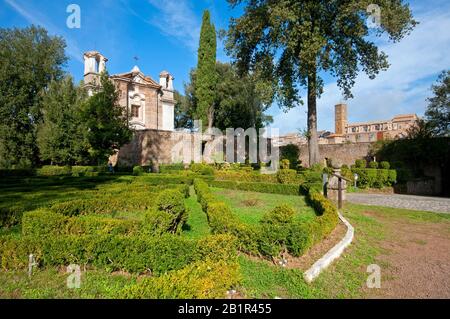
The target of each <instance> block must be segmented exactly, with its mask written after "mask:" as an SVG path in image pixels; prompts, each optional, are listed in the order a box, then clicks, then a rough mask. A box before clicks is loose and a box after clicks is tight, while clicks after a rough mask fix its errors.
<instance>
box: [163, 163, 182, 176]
mask: <svg viewBox="0 0 450 319" xmlns="http://www.w3.org/2000/svg"><path fill="white" fill-rule="evenodd" d="M180 171H184V164H183V163H178V164H160V165H159V173H161V174H173V173H175V174H177V173H179V172H180Z"/></svg>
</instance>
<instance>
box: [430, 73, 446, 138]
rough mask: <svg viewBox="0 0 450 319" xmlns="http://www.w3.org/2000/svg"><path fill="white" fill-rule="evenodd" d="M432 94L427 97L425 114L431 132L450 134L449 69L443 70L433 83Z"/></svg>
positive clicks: (439, 134)
mask: <svg viewBox="0 0 450 319" xmlns="http://www.w3.org/2000/svg"><path fill="white" fill-rule="evenodd" d="M432 90H433V94H434V96H433V97H431V98H429V99H428V102H429V104H428V108H427V110H426V112H425V116H426V119H427V122H428V125H429V127H430V129H431V130H432V133H433V134H434V135H436V136H450V71H443V72H442V73H441V74H440V75H439V78H438V81H437V83H436V84H435V85H433V86H432Z"/></svg>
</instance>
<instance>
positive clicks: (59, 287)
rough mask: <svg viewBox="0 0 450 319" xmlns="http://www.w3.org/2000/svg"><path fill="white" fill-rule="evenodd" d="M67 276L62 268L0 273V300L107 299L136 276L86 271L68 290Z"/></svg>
mask: <svg viewBox="0 0 450 319" xmlns="http://www.w3.org/2000/svg"><path fill="white" fill-rule="evenodd" d="M68 277H69V274H68V273H66V272H65V271H64V269H63V267H62V268H60V269H57V268H48V269H43V270H37V271H35V272H34V273H33V275H32V276H31V278H29V277H28V274H27V272H25V271H11V272H0V299H4V298H9V299H19V298H20V299H111V298H114V297H115V295H116V293H117V292H118V291H119V290H121V289H122V288H123V287H124V286H126V285H128V284H132V283H135V282H136V280H137V276H131V275H122V274H111V273H109V272H106V271H100V270H95V269H90V270H88V271H86V272H82V274H81V278H80V288H75V289H74V288H68V286H67V279H68Z"/></svg>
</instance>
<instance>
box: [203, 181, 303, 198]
mask: <svg viewBox="0 0 450 319" xmlns="http://www.w3.org/2000/svg"><path fill="white" fill-rule="evenodd" d="M208 184H209V185H210V186H212V187H219V188H227V189H234V190H241V191H249V192H258V193H269V194H282V195H299V191H300V186H299V185H290V184H273V183H245V182H244V183H241V182H236V181H209V182H208Z"/></svg>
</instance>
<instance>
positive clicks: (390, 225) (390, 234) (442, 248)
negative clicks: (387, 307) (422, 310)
mask: <svg viewBox="0 0 450 319" xmlns="http://www.w3.org/2000/svg"><path fill="white" fill-rule="evenodd" d="M365 214H367V215H370V216H371V217H373V218H376V219H377V220H378V221H380V222H381V223H383V225H384V227H386V230H387V231H386V234H387V236H386V238H384V239H383V240H381V241H380V245H381V247H382V248H383V250H384V251H385V252H384V253H383V254H381V255H380V256H378V257H377V261H378V262H379V264H380V266H381V265H385V266H381V267H382V268H381V275H382V282H381V289H371V290H370V292H369V296H371V297H375V298H450V222H441V223H433V222H425V221H420V222H419V221H412V220H409V219H406V218H392V217H389V218H387V217H386V216H383V215H381V214H378V213H375V212H371V211H367V212H366V213H365Z"/></svg>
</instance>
